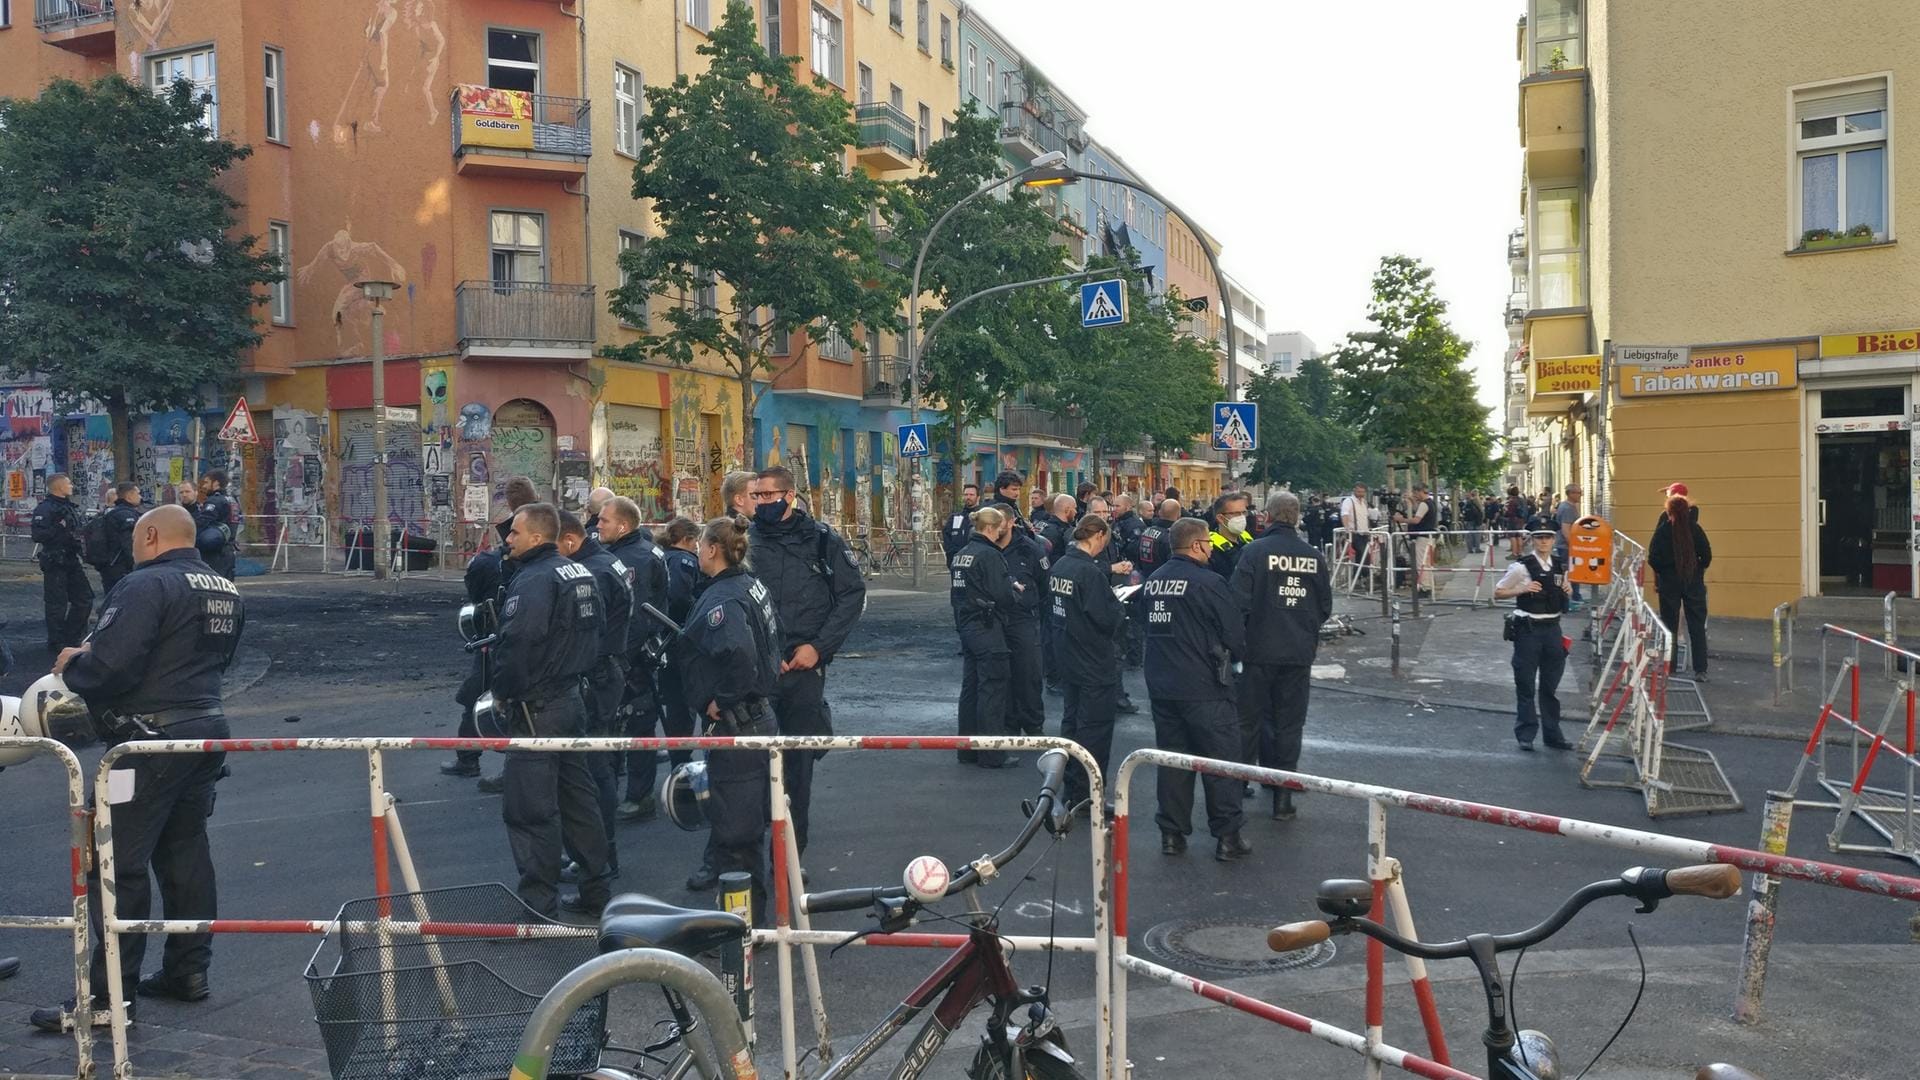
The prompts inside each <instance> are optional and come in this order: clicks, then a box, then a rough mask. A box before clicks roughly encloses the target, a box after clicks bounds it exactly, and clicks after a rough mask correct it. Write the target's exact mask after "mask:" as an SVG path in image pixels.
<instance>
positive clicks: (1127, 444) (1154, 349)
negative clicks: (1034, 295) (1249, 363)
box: [1045, 258, 1223, 455]
mask: <svg viewBox="0 0 1920 1080" xmlns="http://www.w3.org/2000/svg"><path fill="white" fill-rule="evenodd" d="M1102 265H1110V266H1112V267H1113V269H1114V272H1115V274H1117V275H1120V276H1123V277H1125V279H1126V281H1127V321H1126V322H1124V323H1121V324H1119V325H1117V326H1104V327H1095V328H1091V329H1083V328H1082V327H1081V326H1080V325H1079V310H1078V298H1077V297H1078V293H1077V291H1070V292H1065V293H1063V297H1064V299H1063V301H1061V302H1060V306H1061V308H1062V309H1063V310H1062V311H1061V312H1060V313H1059V314H1058V315H1057V316H1056V317H1057V318H1058V319H1059V320H1060V323H1059V325H1063V326H1065V327H1066V329H1065V330H1063V331H1062V332H1061V335H1060V336H1061V338H1062V343H1063V346H1064V348H1063V349H1062V351H1061V362H1060V366H1059V369H1058V371H1057V373H1056V378H1055V379H1054V380H1053V383H1052V389H1051V390H1050V391H1049V392H1048V393H1047V394H1046V395H1045V397H1046V399H1047V403H1049V404H1054V405H1056V406H1061V407H1065V408H1068V409H1070V410H1071V411H1073V412H1074V413H1075V414H1077V415H1078V416H1080V417H1081V418H1082V419H1084V420H1085V421H1086V424H1087V430H1086V435H1085V436H1084V438H1083V441H1084V442H1085V443H1086V445H1087V446H1089V447H1093V448H1099V447H1103V446H1104V447H1107V448H1110V449H1113V450H1126V449H1131V448H1132V447H1134V446H1137V445H1139V443H1140V442H1141V440H1143V439H1148V440H1151V441H1152V444H1153V447H1154V450H1155V453H1156V455H1157V454H1158V453H1160V452H1163V451H1169V450H1173V449H1176V448H1185V447H1188V446H1190V445H1192V443H1193V440H1194V439H1195V438H1196V437H1198V436H1200V435H1202V434H1206V433H1209V432H1211V431H1212V424H1213V418H1212V409H1213V403H1214V402H1215V401H1218V400H1220V399H1221V396H1222V393H1223V388H1222V385H1221V382H1220V377H1219V357H1218V355H1217V354H1216V353H1215V352H1214V351H1213V350H1212V349H1211V348H1209V347H1208V345H1207V343H1206V342H1204V341H1202V340H1200V339H1199V338H1196V337H1193V336H1191V335H1189V334H1187V333H1186V332H1185V325H1186V319H1185V314H1186V309H1185V307H1184V306H1183V305H1182V303H1181V300H1180V294H1179V291H1178V290H1175V289H1169V290H1168V291H1167V294H1166V295H1165V296H1164V297H1154V296H1151V295H1150V294H1149V293H1148V292H1147V289H1146V278H1145V274H1144V273H1143V272H1142V271H1140V270H1139V269H1138V268H1137V267H1127V266H1121V265H1119V264H1117V263H1114V262H1113V261H1112V260H1109V259H1099V258H1096V259H1092V260H1089V262H1088V266H1089V268H1092V269H1098V268H1100V267H1101V266H1102ZM1097 276H1101V275H1096V277H1097Z"/></svg>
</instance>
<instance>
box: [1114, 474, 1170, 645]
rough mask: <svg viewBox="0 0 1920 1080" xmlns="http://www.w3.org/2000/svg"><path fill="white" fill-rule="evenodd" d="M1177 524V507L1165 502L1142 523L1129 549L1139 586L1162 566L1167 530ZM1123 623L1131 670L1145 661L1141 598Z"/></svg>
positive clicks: (1144, 608) (1144, 619) (1130, 607)
mask: <svg viewBox="0 0 1920 1080" xmlns="http://www.w3.org/2000/svg"><path fill="white" fill-rule="evenodd" d="M1178 520H1180V504H1179V503H1177V502H1174V501H1173V500H1171V499H1168V500H1166V501H1164V502H1162V503H1161V504H1160V505H1159V507H1158V508H1156V510H1155V513H1154V516H1153V517H1152V518H1151V519H1149V520H1147V521H1146V522H1144V523H1143V525H1144V527H1143V528H1141V530H1140V535H1139V537H1138V538H1136V539H1135V540H1134V542H1133V547H1131V548H1129V549H1128V550H1130V551H1131V552H1132V553H1133V567H1134V575H1135V576H1136V577H1137V578H1138V579H1139V580H1140V581H1142V582H1145V581H1146V580H1147V579H1148V578H1150V577H1152V576H1153V572H1154V571H1156V570H1158V569H1160V568H1161V567H1162V566H1164V565H1166V561H1167V558H1168V554H1167V530H1168V529H1171V528H1173V523H1174V522H1176V521H1178ZM1127 621H1128V623H1129V624H1130V628H1129V629H1128V631H1127V633H1128V635H1129V641H1128V648H1130V649H1131V650H1132V656H1133V657H1134V660H1133V663H1132V665H1131V666H1133V667H1139V666H1140V665H1141V663H1142V662H1143V661H1144V659H1145V657H1146V645H1147V604H1146V600H1145V598H1144V597H1142V598H1141V599H1139V600H1136V601H1135V602H1133V603H1130V604H1128V605H1127Z"/></svg>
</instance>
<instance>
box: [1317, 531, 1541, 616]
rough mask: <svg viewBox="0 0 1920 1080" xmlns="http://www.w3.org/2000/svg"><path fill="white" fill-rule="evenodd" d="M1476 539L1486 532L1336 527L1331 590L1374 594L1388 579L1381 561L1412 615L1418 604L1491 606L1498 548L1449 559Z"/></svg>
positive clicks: (1500, 566) (1500, 569)
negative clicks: (1462, 558)
mask: <svg viewBox="0 0 1920 1080" xmlns="http://www.w3.org/2000/svg"><path fill="white" fill-rule="evenodd" d="M1476 535H1477V536H1482V537H1484V536H1485V530H1482V529H1447V530H1436V531H1434V532H1430V533H1411V532H1404V531H1399V530H1393V529H1388V528H1386V527H1381V528H1377V529H1369V530H1367V531H1365V532H1355V531H1353V530H1349V529H1345V528H1337V529H1335V530H1334V531H1333V546H1332V553H1331V555H1330V556H1329V561H1330V563H1331V569H1332V573H1333V586H1334V589H1335V590H1336V591H1339V592H1344V593H1346V594H1347V595H1349V596H1359V595H1366V596H1371V595H1374V594H1375V593H1377V592H1379V591H1380V585H1381V583H1382V582H1383V581H1386V580H1388V579H1389V572H1387V571H1386V570H1385V569H1384V568H1383V566H1382V560H1383V559H1385V560H1386V561H1387V562H1389V563H1391V566H1392V569H1391V575H1392V576H1393V577H1398V578H1399V579H1400V581H1399V583H1398V585H1396V589H1398V590H1400V591H1405V592H1407V593H1408V594H1409V595H1410V598H1411V600H1412V602H1413V613H1414V614H1415V615H1418V614H1419V613H1420V607H1421V605H1422V604H1436V605H1445V606H1457V607H1470V608H1479V607H1491V606H1493V587H1494V585H1495V584H1496V583H1497V582H1499V580H1500V576H1501V575H1502V574H1503V573H1505V572H1506V563H1505V562H1503V561H1501V556H1500V553H1499V552H1498V550H1497V546H1496V545H1493V544H1489V545H1487V546H1486V547H1485V548H1484V549H1483V550H1482V551H1481V552H1479V553H1477V554H1478V558H1475V559H1469V560H1468V561H1465V562H1457V563H1456V562H1453V561H1452V555H1453V553H1454V552H1455V551H1456V550H1457V549H1458V548H1460V547H1463V546H1464V545H1465V541H1466V539H1467V538H1468V537H1471V536H1476ZM1389 556H1390V558H1389ZM1442 556H1444V557H1442Z"/></svg>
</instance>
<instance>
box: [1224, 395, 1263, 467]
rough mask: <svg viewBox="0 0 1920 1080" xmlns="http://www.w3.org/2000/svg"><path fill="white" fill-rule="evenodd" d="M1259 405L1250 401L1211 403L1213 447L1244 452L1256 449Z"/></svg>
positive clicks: (1258, 441) (1257, 445) (1258, 439)
mask: <svg viewBox="0 0 1920 1080" xmlns="http://www.w3.org/2000/svg"><path fill="white" fill-rule="evenodd" d="M1259 430H1260V406H1259V405H1258V404H1256V403H1255V402H1251V401H1216V402H1214V403H1213V448H1214V449H1215V450H1238V451H1240V452H1241V453H1243V454H1244V453H1246V452H1248V451H1250V450H1255V449H1258V448H1259V446H1260V437H1259V435H1257V434H1256V432H1258V431H1259Z"/></svg>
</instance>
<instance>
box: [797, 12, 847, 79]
mask: <svg viewBox="0 0 1920 1080" xmlns="http://www.w3.org/2000/svg"><path fill="white" fill-rule="evenodd" d="M807 28H808V32H809V36H810V41H809V44H810V45H811V48H810V49H809V50H808V53H807V55H808V57H809V58H810V60H811V65H812V69H813V73H814V74H815V75H818V76H820V77H821V78H823V79H825V80H827V81H828V82H830V83H832V84H833V85H835V86H839V87H844V86H846V85H847V49H846V41H847V28H846V24H845V23H843V22H841V21H840V16H838V15H835V14H834V13H833V12H831V11H828V10H827V9H826V8H824V7H822V6H821V5H820V4H818V3H816V4H814V5H813V12H812V17H811V18H810V19H809V20H808V23H807ZM823 64H824V65H825V70H822V65H823Z"/></svg>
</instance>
